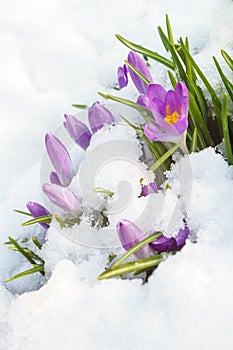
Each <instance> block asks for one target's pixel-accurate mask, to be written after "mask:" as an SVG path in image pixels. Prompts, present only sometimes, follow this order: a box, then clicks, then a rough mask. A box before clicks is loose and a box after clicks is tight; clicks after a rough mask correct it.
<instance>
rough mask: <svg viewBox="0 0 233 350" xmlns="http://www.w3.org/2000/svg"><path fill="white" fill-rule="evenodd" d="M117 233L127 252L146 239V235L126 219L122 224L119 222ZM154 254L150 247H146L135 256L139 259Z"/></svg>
mask: <svg viewBox="0 0 233 350" xmlns="http://www.w3.org/2000/svg"><path fill="white" fill-rule="evenodd" d="M117 233H118V236H119V238H120V241H121V244H122V246H123V248H124V249H125V250H129V249H130V248H132V247H133V246H134V245H135V244H136V243H138V242H140V241H142V240H143V239H144V238H146V235H145V234H144V233H143V232H142V230H141V229H140V228H139V227H138V226H136V225H135V224H134V223H133V222H131V221H129V220H126V219H123V220H121V221H120V222H118V224H117ZM152 252H153V251H152V249H151V248H150V247H149V245H146V246H145V247H143V248H141V249H140V250H138V251H137V252H136V253H135V254H136V255H137V256H138V257H145V256H149V255H151V253H152Z"/></svg>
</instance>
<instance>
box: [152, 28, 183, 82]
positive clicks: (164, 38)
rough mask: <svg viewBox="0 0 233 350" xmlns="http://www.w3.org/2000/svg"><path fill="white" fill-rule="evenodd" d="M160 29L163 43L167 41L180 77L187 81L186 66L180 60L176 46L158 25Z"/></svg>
mask: <svg viewBox="0 0 233 350" xmlns="http://www.w3.org/2000/svg"><path fill="white" fill-rule="evenodd" d="M158 31H159V35H160V37H161V39H162V41H163V43H166V45H167V47H168V48H169V51H170V53H171V55H172V59H173V63H174V66H176V67H177V70H178V71H179V75H180V78H181V79H182V80H183V81H184V82H186V74H185V71H184V68H183V66H182V63H181V62H180V59H179V57H178V56H177V53H176V50H175V48H174V46H172V44H171V43H170V41H169V40H168V38H167V37H166V35H165V34H164V32H163V30H162V28H161V27H158Z"/></svg>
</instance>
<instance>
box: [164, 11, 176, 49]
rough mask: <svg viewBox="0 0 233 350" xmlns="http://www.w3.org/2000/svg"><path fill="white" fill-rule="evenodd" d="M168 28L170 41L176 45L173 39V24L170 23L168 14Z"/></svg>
mask: <svg viewBox="0 0 233 350" xmlns="http://www.w3.org/2000/svg"><path fill="white" fill-rule="evenodd" d="M166 26H167V35H168V39H169V41H170V43H171V44H172V45H174V37H173V33H172V27H171V23H170V20H169V17H168V14H166Z"/></svg>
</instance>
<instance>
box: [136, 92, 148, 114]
mask: <svg viewBox="0 0 233 350" xmlns="http://www.w3.org/2000/svg"><path fill="white" fill-rule="evenodd" d="M137 104H139V105H141V106H142V107H145V108H147V109H149V110H150V108H151V101H150V99H149V97H148V96H147V95H144V94H141V95H139V96H138V99H137Z"/></svg>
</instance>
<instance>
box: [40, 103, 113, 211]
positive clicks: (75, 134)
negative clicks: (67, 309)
mask: <svg viewBox="0 0 233 350" xmlns="http://www.w3.org/2000/svg"><path fill="white" fill-rule="evenodd" d="M88 120H89V124H90V128H91V131H90V130H89V129H88V127H87V126H86V125H85V124H84V123H82V122H81V121H79V120H78V119H76V118H75V117H73V116H72V115H67V114H65V122H64V126H65V128H66V130H67V131H68V133H69V135H70V136H71V138H72V140H73V141H74V142H75V143H76V144H78V145H79V146H80V147H81V148H83V149H84V150H86V149H87V147H88V146H89V144H90V140H91V137H92V133H95V132H96V131H97V130H99V129H101V128H102V127H103V126H104V125H105V124H113V123H114V118H113V115H112V113H111V112H110V111H109V110H108V109H107V108H105V107H104V106H103V105H102V104H101V103H99V102H98V101H97V102H95V103H94V104H93V105H92V106H91V107H90V108H89V110H88ZM45 146H46V150H47V153H48V156H49V158H50V160H51V163H52V165H53V167H54V171H52V172H51V174H50V182H51V183H46V184H44V185H43V187H42V190H43V192H44V193H45V194H46V195H47V197H48V198H49V200H50V201H51V202H52V203H54V204H55V205H57V206H58V207H60V208H62V209H63V210H64V211H65V212H68V213H72V214H73V215H74V216H76V217H79V216H81V215H82V209H81V203H80V201H79V199H78V198H77V197H76V196H75V194H74V193H73V192H72V191H71V190H70V189H69V188H68V186H69V185H70V183H71V181H72V178H73V170H72V161H71V158H70V155H69V152H68V150H67V149H66V147H65V146H64V145H63V144H62V142H61V141H60V140H59V139H58V138H57V137H56V136H54V135H53V134H51V133H47V134H46V136H45Z"/></svg>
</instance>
